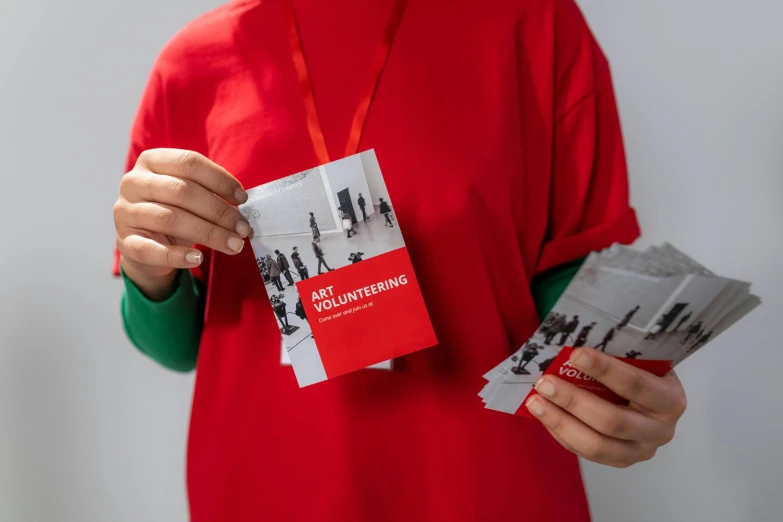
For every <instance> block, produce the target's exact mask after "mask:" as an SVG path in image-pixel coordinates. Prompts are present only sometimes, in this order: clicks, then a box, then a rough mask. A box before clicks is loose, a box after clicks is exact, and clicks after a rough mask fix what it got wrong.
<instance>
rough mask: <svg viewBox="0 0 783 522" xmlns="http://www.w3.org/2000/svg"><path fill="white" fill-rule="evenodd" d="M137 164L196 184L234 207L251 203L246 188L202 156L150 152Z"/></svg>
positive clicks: (172, 152) (224, 170)
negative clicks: (233, 204) (247, 202)
mask: <svg viewBox="0 0 783 522" xmlns="http://www.w3.org/2000/svg"><path fill="white" fill-rule="evenodd" d="M137 163H138V164H140V165H142V166H144V167H146V168H147V169H149V170H150V171H152V172H155V173H157V174H167V175H169V176H174V177H177V178H182V179H188V180H192V181H195V182H196V183H198V184H199V185H201V186H203V187H204V188H206V189H207V190H209V191H210V192H212V193H214V194H217V195H218V196H220V197H221V198H223V199H224V200H226V201H228V202H230V203H235V204H241V203H244V202H245V201H247V193H246V192H245V190H244V189H243V188H242V184H241V183H239V181H238V180H237V179H236V178H235V177H234V176H232V175H231V174H230V173H229V172H228V171H227V170H226V169H224V168H223V167H221V166H220V165H218V164H217V163H215V162H214V161H212V160H210V159H209V158H207V157H206V156H204V155H203V154H199V153H198V152H194V151H191V150H180V149H152V150H146V151H144V152H142V153H141V155H140V156H139V159H138V162H137Z"/></svg>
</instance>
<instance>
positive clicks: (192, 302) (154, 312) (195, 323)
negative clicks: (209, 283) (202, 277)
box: [122, 266, 205, 372]
mask: <svg viewBox="0 0 783 522" xmlns="http://www.w3.org/2000/svg"><path fill="white" fill-rule="evenodd" d="M123 282H124V283H125V292H124V294H123V296H122V319H123V325H124V327H125V332H126V334H127V335H128V338H129V339H130V341H131V342H132V343H133V345H134V346H136V348H138V349H139V351H141V352H142V353H144V354H145V355H147V356H148V357H150V358H151V359H153V360H154V361H156V362H158V363H159V364H161V365H163V366H165V367H166V368H169V369H171V370H175V371H180V372H185V371H190V370H192V369H194V368H195V367H196V360H197V358H198V347H199V343H200V340H201V330H202V327H203V311H204V300H205V299H204V291H203V289H202V288H201V283H200V282H198V281H196V280H195V278H194V277H193V276H192V274H191V273H190V272H189V271H188V270H180V271H177V272H175V278H174V280H173V282H172V283H171V286H170V288H169V295H168V296H167V297H166V299H164V300H162V301H154V300H152V299H150V298H149V297H147V296H146V295H145V294H144V293H143V292H142V290H141V289H140V288H139V287H138V286H137V285H136V284H135V282H134V281H132V280H131V279H130V278H129V277H128V276H127V275H126V274H125V272H124V266H123Z"/></svg>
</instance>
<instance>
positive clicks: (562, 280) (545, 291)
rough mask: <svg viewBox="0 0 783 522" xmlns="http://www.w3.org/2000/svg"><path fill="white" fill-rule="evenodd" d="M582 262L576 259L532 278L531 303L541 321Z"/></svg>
mask: <svg viewBox="0 0 783 522" xmlns="http://www.w3.org/2000/svg"><path fill="white" fill-rule="evenodd" d="M583 262H584V258H582V259H577V260H576V261H572V262H570V263H567V264H565V265H560V266H557V267H555V268H552V269H550V270H547V271H546V272H544V273H543V274H540V275H538V276H536V277H535V278H533V282H532V283H531V285H530V290H531V292H532V294H533V301H534V302H535V303H536V311H538V317H540V318H541V320H543V319H544V317H546V315H547V314H548V313H549V311H550V310H552V308H553V307H554V306H555V303H557V300H558V299H560V296H561V295H562V294H563V292H565V289H566V287H567V286H568V283H570V282H571V279H573V278H574V276H575V275H576V273H577V272H578V271H579V267H580V266H582V263H583Z"/></svg>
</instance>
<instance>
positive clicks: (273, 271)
mask: <svg viewBox="0 0 783 522" xmlns="http://www.w3.org/2000/svg"><path fill="white" fill-rule="evenodd" d="M247 193H248V201H247V202H246V203H244V204H243V205H241V206H240V207H239V208H240V212H241V213H242V215H244V216H245V217H246V218H247V220H248V222H249V223H250V226H251V227H252V229H253V233H252V234H251V237H250V238H249V241H250V245H251V247H252V249H253V253H254V255H255V258H256V263H257V265H258V269H259V272H260V273H261V277H262V278H263V280H264V286H265V287H266V290H267V294H268V296H269V299H270V303H271V305H272V308H273V310H274V312H275V315H276V318H277V320H278V326H279V327H280V332H281V333H282V335H283V341H284V345H285V348H286V350H287V356H288V358H290V360H291V361H293V362H294V367H295V368H296V371H297V378H298V379H299V380H300V382H304V381H307V382H317V381H318V380H322V379H323V378H325V371H324V369H323V366H322V365H321V364H320V357H319V356H318V352H317V348H316V346H315V341H314V339H313V336H312V331H311V329H310V326H309V323H308V321H307V316H306V314H305V309H304V307H303V306H302V303H301V299H300V298H299V293H298V291H297V287H296V284H297V283H298V282H299V281H303V280H305V279H308V278H312V277H318V276H319V275H320V274H323V273H326V272H329V271H332V270H339V269H340V268H343V267H346V266H349V265H352V264H355V263H359V262H362V261H364V260H367V259H371V258H372V257H375V256H378V255H381V254H384V253H387V252H391V251H393V250H396V249H398V248H401V247H403V246H405V242H404V240H403V236H402V232H401V231H400V227H399V224H398V222H397V219H396V218H395V215H394V205H393V202H392V200H391V197H390V196H389V193H388V190H387V188H386V183H385V182H384V179H383V175H382V173H381V169H380V166H379V164H378V159H377V157H376V154H375V151H374V150H369V151H366V152H362V153H359V154H356V155H353V156H349V157H346V158H343V159H340V160H337V161H333V162H331V163H327V164H326V165H321V166H318V167H315V168H312V169H308V170H305V171H303V172H299V173H296V174H293V175H290V176H287V177H284V178H281V179H279V180H276V181H272V182H270V183H266V184H264V185H260V186H258V187H255V188H252V189H250V190H248V191H247ZM283 360H285V357H283ZM376 366H377V365H376ZM386 366H388V364H385V365H384V364H382V365H380V366H377V367H380V368H383V367H386ZM305 373H306V374H305Z"/></svg>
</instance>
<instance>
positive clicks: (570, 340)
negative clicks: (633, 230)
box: [479, 243, 761, 416]
mask: <svg viewBox="0 0 783 522" xmlns="http://www.w3.org/2000/svg"><path fill="white" fill-rule="evenodd" d="M759 304H761V299H759V298H758V297H757V296H755V295H753V294H751V293H750V284H749V283H745V282H742V281H736V280H733V279H727V278H723V277H718V276H716V275H714V274H713V273H712V272H710V271H709V270H707V269H706V268H704V267H703V266H702V265H700V264H699V263H697V262H696V261H694V260H693V259H691V258H690V257H688V256H687V255H685V254H684V253H682V252H681V251H679V250H677V249H676V248H674V247H673V246H672V245H669V244H668V243H667V244H664V245H662V246H660V247H651V248H649V249H647V250H646V251H644V252H640V251H637V250H635V249H633V248H630V247H625V246H621V245H615V246H613V247H611V248H609V249H606V250H603V251H601V252H597V253H593V254H591V255H590V256H589V257H588V258H587V260H585V262H584V264H583V265H582V266H581V267H580V269H579V271H578V272H577V274H576V276H575V277H574V279H573V280H572V281H571V283H570V284H569V285H568V288H566V290H565V292H564V293H563V295H562V296H561V297H560V299H559V300H558V301H557V303H556V304H555V306H554V308H553V309H552V311H551V312H550V313H549V315H547V317H546V318H545V319H544V322H543V323H542V324H541V326H540V327H539V328H538V330H537V331H536V332H535V333H534V334H533V336H532V337H530V339H529V340H528V341H527V342H526V343H525V344H524V345H523V346H522V348H520V349H519V350H518V351H517V352H516V353H514V354H513V355H511V356H510V357H509V358H508V359H506V360H505V361H503V362H502V363H500V364H499V365H498V366H496V367H495V368H493V369H492V370H490V371H489V372H487V373H486V374H485V375H484V378H485V379H486V380H487V381H489V382H488V383H487V384H486V385H485V386H484V389H482V390H481V392H480V393H479V396H480V397H481V398H482V399H483V401H484V402H485V403H486V408H489V409H492V410H496V411H501V412H505V413H511V414H515V415H520V416H529V413H528V411H527V408H525V407H524V403H525V402H526V401H527V398H528V397H529V396H530V395H532V394H535V390H534V388H533V387H534V385H535V383H536V381H537V380H538V379H539V378H540V377H541V376H542V375H544V374H552V375H556V376H557V377H559V378H561V379H564V380H567V381H569V382H572V383H574V384H576V385H577V386H579V387H581V388H583V389H586V390H589V391H591V392H593V393H595V394H597V395H599V396H600V397H603V398H604V399H606V400H609V401H611V402H614V403H617V404H620V403H622V402H624V401H623V399H622V398H620V397H618V396H617V395H615V394H614V393H612V392H611V391H610V390H608V389H607V388H606V387H605V386H603V385H602V384H600V383H598V382H596V381H595V380H593V379H591V378H590V377H587V376H585V375H584V374H582V373H581V372H579V371H578V370H576V369H575V368H572V367H571V365H570V363H569V362H568V358H569V356H570V354H571V351H572V350H573V349H574V348H577V347H580V346H589V347H592V348H595V349H597V350H601V351H602V352H605V353H607V354H610V355H613V356H615V357H618V358H620V359H622V360H624V361H625V362H627V363H628V364H631V365H633V366H636V367H638V368H642V369H644V370H647V371H649V372H651V373H653V374H655V375H664V374H666V373H667V372H668V371H669V370H670V369H671V368H672V367H674V366H676V365H677V364H679V363H681V362H682V361H683V360H685V359H686V358H687V357H689V356H690V355H692V354H693V353H694V352H696V351H697V350H698V349H700V348H701V347H703V346H704V345H706V344H707V343H708V342H709V341H712V340H713V339H715V338H716V337H717V336H718V335H720V334H721V333H723V332H724V331H725V330H726V329H728V328H729V327H730V326H731V325H733V324H734V323H736V322H737V321H738V320H740V319H741V318H742V317H744V316H745V315H747V314H748V313H749V312H750V311H751V310H753V309H754V308H756V307H757V306H758V305H759Z"/></svg>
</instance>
